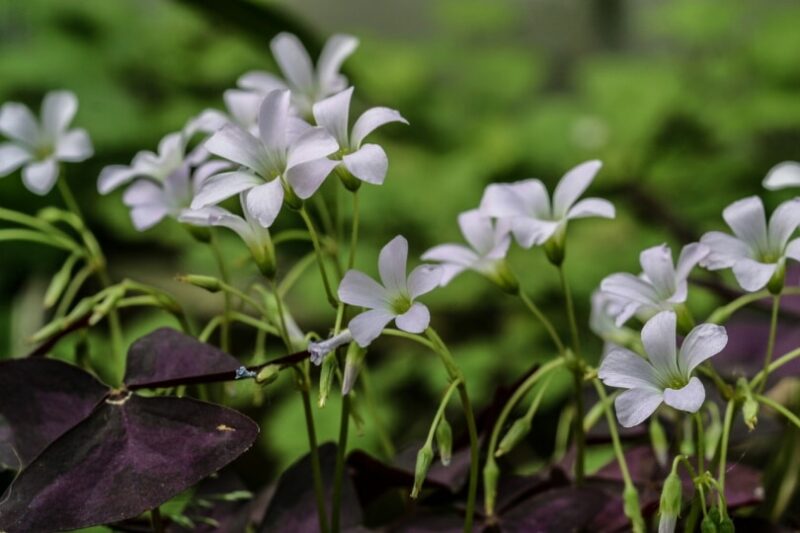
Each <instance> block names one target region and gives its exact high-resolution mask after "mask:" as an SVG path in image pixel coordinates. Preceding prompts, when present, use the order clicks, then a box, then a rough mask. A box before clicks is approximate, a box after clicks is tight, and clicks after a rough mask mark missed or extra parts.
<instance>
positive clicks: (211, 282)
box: [177, 274, 222, 292]
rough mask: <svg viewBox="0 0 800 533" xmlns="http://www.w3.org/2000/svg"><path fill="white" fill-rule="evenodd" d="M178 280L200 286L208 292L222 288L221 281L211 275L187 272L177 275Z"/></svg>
mask: <svg viewBox="0 0 800 533" xmlns="http://www.w3.org/2000/svg"><path fill="white" fill-rule="evenodd" d="M177 279H178V281H180V282H182V283H189V284H190V285H194V286H195V287H200V288H201V289H205V290H207V291H208V292H219V291H220V290H222V283H221V282H220V280H218V279H217V278H215V277H213V276H201V275H199V274H188V275H186V276H178V278H177Z"/></svg>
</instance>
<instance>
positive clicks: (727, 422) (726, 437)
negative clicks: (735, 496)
mask: <svg viewBox="0 0 800 533" xmlns="http://www.w3.org/2000/svg"><path fill="white" fill-rule="evenodd" d="M735 407H736V402H735V401H734V400H733V399H730V400H728V404H727V406H726V407H725V419H724V420H723V422H722V437H721V440H720V443H719V467H718V468H719V474H718V476H717V478H718V479H719V490H718V492H719V494H720V495H724V493H725V473H726V472H727V470H728V442H729V441H730V436H731V425H733V411H734V409H735ZM723 497H724V496H723ZM720 503H721V502H720Z"/></svg>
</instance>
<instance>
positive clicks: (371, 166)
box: [342, 144, 389, 185]
mask: <svg viewBox="0 0 800 533" xmlns="http://www.w3.org/2000/svg"><path fill="white" fill-rule="evenodd" d="M342 161H343V162H344V166H345V168H347V170H349V171H350V173H351V174H352V175H353V176H355V177H356V178H358V179H360V180H361V181H364V182H367V183H371V184H373V185H381V184H383V180H385V179H386V172H387V171H388V170H389V158H388V157H386V152H384V151H383V148H381V147H380V146H378V145H377V144H365V145H364V146H362V147H361V148H359V149H358V150H356V151H355V152H353V153H351V154H347V155H345V156H344V157H343V158H342Z"/></svg>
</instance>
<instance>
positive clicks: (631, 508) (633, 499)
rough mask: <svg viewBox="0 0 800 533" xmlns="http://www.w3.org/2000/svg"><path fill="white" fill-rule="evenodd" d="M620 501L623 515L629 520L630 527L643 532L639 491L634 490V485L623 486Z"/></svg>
mask: <svg viewBox="0 0 800 533" xmlns="http://www.w3.org/2000/svg"><path fill="white" fill-rule="evenodd" d="M622 502H623V507H622V508H623V510H624V511H625V516H627V517H628V520H630V521H631V526H632V528H631V529H632V530H633V531H634V532H637V533H639V532H641V533H644V531H645V527H644V518H642V507H641V505H640V504H639V493H638V492H637V491H636V487H634V486H633V485H626V486H625V490H623V491H622Z"/></svg>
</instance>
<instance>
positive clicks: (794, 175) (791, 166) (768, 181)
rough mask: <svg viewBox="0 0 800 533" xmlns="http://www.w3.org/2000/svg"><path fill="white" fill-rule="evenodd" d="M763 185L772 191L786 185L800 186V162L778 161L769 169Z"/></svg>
mask: <svg viewBox="0 0 800 533" xmlns="http://www.w3.org/2000/svg"><path fill="white" fill-rule="evenodd" d="M762 185H763V186H764V188H765V189H769V190H771V191H774V190H777V189H784V188H786V187H800V163H798V162H796V161H784V162H783V163H778V164H777V165H775V166H774V167H772V168H771V169H770V170H769V172H768V173H767V177H766V178H764V182H763V183H762Z"/></svg>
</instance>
